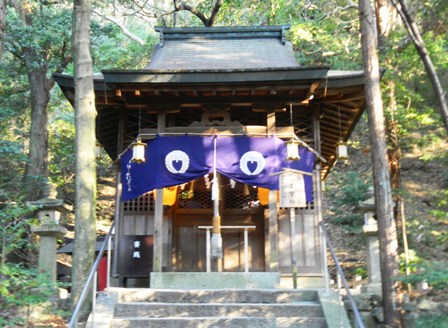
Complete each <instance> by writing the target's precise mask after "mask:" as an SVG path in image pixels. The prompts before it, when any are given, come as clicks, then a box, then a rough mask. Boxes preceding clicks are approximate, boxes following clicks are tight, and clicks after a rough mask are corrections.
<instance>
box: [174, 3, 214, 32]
mask: <svg viewBox="0 0 448 328" xmlns="http://www.w3.org/2000/svg"><path fill="white" fill-rule="evenodd" d="M173 5H174V9H175V11H182V10H186V11H189V12H190V13H192V14H193V15H195V16H196V17H197V18H199V19H200V20H201V22H202V23H203V24H204V26H209V25H207V23H208V19H207V17H205V16H204V14H203V13H202V12H200V11H199V10H197V9H196V8H195V7H192V6H190V5H188V4H186V3H184V2H183V1H181V0H173Z"/></svg>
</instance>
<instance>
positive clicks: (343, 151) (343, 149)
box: [336, 141, 348, 160]
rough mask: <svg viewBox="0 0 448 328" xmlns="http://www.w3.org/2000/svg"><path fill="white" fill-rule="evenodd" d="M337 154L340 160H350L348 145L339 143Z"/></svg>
mask: <svg viewBox="0 0 448 328" xmlns="http://www.w3.org/2000/svg"><path fill="white" fill-rule="evenodd" d="M336 154H337V156H338V159H340V160H346V159H348V152H347V144H346V143H345V142H343V141H339V142H338V143H337V148H336Z"/></svg>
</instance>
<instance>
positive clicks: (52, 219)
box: [27, 184, 71, 286]
mask: <svg viewBox="0 0 448 328" xmlns="http://www.w3.org/2000/svg"><path fill="white" fill-rule="evenodd" d="M44 192H45V195H44V198H42V199H39V200H36V201H33V202H27V205H33V206H37V207H38V208H39V209H38V212H37V216H38V219H39V221H40V224H39V226H37V227H34V228H33V229H32V232H33V233H35V234H36V235H38V236H39V237H40V245H39V264H38V268H39V272H45V273H46V274H47V275H48V276H49V278H50V281H51V282H52V285H53V286H54V285H55V283H56V246H57V240H58V238H61V237H62V236H63V235H64V234H65V232H66V229H65V228H64V227H63V226H61V225H59V220H60V218H61V212H64V211H68V210H71V207H70V206H68V205H66V204H64V201H63V200H61V199H57V198H56V196H57V192H56V186H55V185H53V184H48V185H47V186H46V188H45V190H44Z"/></svg>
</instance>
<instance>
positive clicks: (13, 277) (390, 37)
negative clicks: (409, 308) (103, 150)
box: [0, 0, 448, 323]
mask: <svg viewBox="0 0 448 328" xmlns="http://www.w3.org/2000/svg"><path fill="white" fill-rule="evenodd" d="M218 2H221V3H222V4H221V6H220V8H219V12H217V13H216V15H215V14H214V10H213V9H214V6H215V4H216V3H218ZM2 5H3V3H2V2H1V1H0V7H1V6H2ZM5 5H6V8H7V11H6V16H5V22H6V24H5V25H4V26H3V25H1V24H0V29H1V30H2V31H3V32H4V33H3V34H2V35H3V49H2V52H1V59H0V133H1V135H2V137H1V140H0V155H1V156H0V211H1V212H0V251H1V252H0V255H1V264H0V265H1V266H0V274H1V275H2V278H3V277H8V278H10V279H8V284H6V283H5V281H6V280H5V279H2V284H1V285H0V306H1V308H0V312H1V311H8V308H9V307H10V306H11V305H15V304H17V305H21V303H23V304H26V302H28V303H30V302H38V301H39V300H37V299H34V298H24V297H22V296H21V295H26V293H27V291H28V290H29V288H30V287H33V286H38V285H39V284H42V281H41V278H40V277H39V275H38V274H37V273H36V272H35V271H34V270H33V268H35V267H36V251H35V243H34V242H33V237H32V235H31V234H30V227H31V226H32V225H33V224H36V220H35V218H33V216H31V217H30V215H29V214H30V213H32V212H33V209H32V208H30V207H29V206H27V205H26V201H28V200H35V199H38V198H39V197H41V195H42V187H43V185H44V184H45V182H46V181H50V182H52V183H54V184H56V185H57V187H58V192H59V194H58V198H60V199H64V201H65V202H67V203H71V204H73V205H76V204H74V202H75V125H74V120H75V117H74V110H73V108H72V106H71V105H70V104H69V103H68V102H67V101H66V100H65V98H64V97H63V95H62V93H61V91H60V90H59V88H58V87H55V83H54V80H53V78H52V76H51V74H53V73H56V72H64V73H68V74H70V75H73V71H74V68H73V64H72V61H71V49H70V47H71V43H70V38H71V24H72V11H73V3H72V2H70V1H51V0H50V1H21V0H12V1H8V2H7V3H6V4H5ZM407 5H408V10H409V12H410V15H411V16H412V17H413V19H414V20H415V22H416V24H417V25H418V27H419V29H420V32H421V34H422V36H423V39H424V41H425V43H426V47H427V49H428V52H429V55H430V57H431V58H432V61H433V63H434V66H435V68H436V71H437V74H438V76H439V77H440V80H441V83H442V86H443V89H444V90H447V89H448V87H447V86H448V3H447V2H446V1H444V0H430V1H423V2H422V1H417V0H412V1H408V2H407ZM375 6H376V9H377V11H376V12H377V18H378V22H379V23H381V22H383V23H385V25H386V26H387V28H381V27H380V30H383V31H384V32H385V33H384V35H383V36H380V37H379V41H380V42H379V54H380V65H381V67H383V68H385V74H384V76H383V79H382V91H383V101H384V109H385V112H386V116H387V120H386V121H387V122H386V125H387V131H386V133H387V137H388V153H389V158H390V160H391V168H392V169H393V170H391V173H392V175H391V177H392V183H393V188H394V189H393V190H394V200H395V201H396V209H395V214H396V219H397V221H398V222H399V223H400V222H402V221H403V219H406V227H407V229H408V239H409V243H410V245H409V247H410V249H411V252H410V253H411V263H410V266H409V269H410V270H411V272H412V275H411V276H410V277H408V278H403V280H404V281H405V282H410V283H414V284H416V283H418V282H422V281H425V282H428V283H429V284H430V286H431V288H432V289H433V290H434V291H435V292H436V291H437V290H446V289H447V288H448V270H447V269H446V268H447V263H448V261H447V259H448V229H447V225H448V171H447V167H448V155H447V152H446V149H447V146H448V145H447V138H446V135H447V134H446V130H445V129H444V124H443V120H442V117H441V115H440V111H439V108H438V106H439V105H438V103H437V101H436V99H435V96H434V91H433V89H432V86H431V83H430V80H429V78H428V76H427V72H426V71H425V68H424V66H423V64H422V62H421V60H420V57H419V55H418V53H417V51H416V50H415V47H414V45H413V42H412V40H411V38H410V37H409V35H408V34H407V32H406V29H405V28H404V26H403V24H402V23H401V21H400V19H399V17H398V16H397V14H396V12H395V10H394V9H393V6H392V5H391V4H390V3H389V1H380V0H377V1H375ZM92 7H93V17H92V18H93V19H92V22H91V53H92V58H93V65H94V72H95V73H100V72H101V70H102V69H119V68H126V69H136V68H142V67H144V66H146V64H147V63H148V61H149V58H150V57H151V53H152V49H153V47H154V45H155V44H156V43H157V42H158V37H159V36H158V34H156V33H155V32H154V29H153V28H154V26H169V27H172V26H176V27H184V26H188V27H192V26H204V25H207V24H211V23H213V24H212V25H215V26H220V25H224V26H234V25H249V26H253V25H280V24H290V25H291V29H290V31H289V33H288V39H289V41H290V42H291V43H292V44H293V47H294V50H295V54H296V59H297V62H298V63H299V64H301V65H303V66H306V65H330V67H331V68H332V69H335V70H337V69H344V70H351V69H353V70H359V69H362V58H361V55H362V53H361V49H360V36H359V17H358V9H357V7H358V6H357V4H356V3H355V2H353V1H350V0H349V1H345V0H341V1H333V0H331V1H312V0H307V1H297V0H296V1H292V0H289V1H288V0H269V1H255V0H241V1H238V0H236V1H199V0H198V1H188V2H187V1H186V2H185V3H184V2H182V1H140V0H124V1H94V2H93V3H92ZM195 9H197V11H195ZM199 13H207V14H208V13H210V14H209V16H202V17H201V15H199ZM380 18H381V19H380ZM210 19H213V22H212V21H210ZM0 20H1V21H2V19H1V15H0ZM367 130H368V129H367V117H366V115H365V116H363V118H362V119H361V122H360V123H359V124H358V127H357V128H356V130H355V131H354V134H353V136H352V138H351V141H350V145H349V146H350V151H349V155H350V160H349V162H346V163H338V165H337V166H336V167H335V168H334V170H333V172H332V174H330V176H329V178H328V179H327V181H326V192H327V195H328V196H327V197H326V199H327V200H328V203H327V204H326V213H325V218H326V220H327V221H328V224H331V226H332V231H333V232H334V234H333V238H335V240H339V243H338V247H339V249H340V256H341V258H342V262H343V263H344V264H345V268H346V270H347V273H349V274H361V275H363V276H365V275H366V268H365V264H364V263H363V262H362V261H359V259H362V258H363V255H362V254H359V256H353V250H360V252H361V253H362V251H361V250H362V247H363V245H364V243H363V240H362V236H361V234H360V230H361V225H362V216H361V215H360V214H357V213H355V211H354V209H355V207H356V205H357V204H358V202H359V201H363V200H365V199H366V198H367V197H368V196H367V189H368V186H369V185H372V172H371V171H372V170H371V162H370V161H369V156H368V153H369V142H368V136H367ZM97 171H98V184H99V195H98V203H97V218H98V220H97V222H98V226H97V227H98V231H99V233H101V232H102V230H103V231H104V230H107V225H108V223H109V222H110V221H111V220H112V215H113V208H111V206H113V199H111V198H108V197H109V196H110V187H111V186H113V179H114V178H113V175H114V170H113V168H112V160H111V159H108V158H106V157H105V156H103V157H101V158H100V159H98V161H97ZM329 195H331V197H329ZM401 204H404V211H401ZM62 224H63V225H65V226H67V227H68V228H69V231H70V232H71V234H70V232H69V234H68V235H67V238H72V237H73V224H74V218H73V216H70V215H69V216H67V217H66V218H65V219H64V221H63V222H62ZM348 237H350V238H348ZM400 240H401V238H400ZM65 241H66V240H61V244H62V243H63V242H65ZM349 254H350V255H349ZM402 264H403V265H402V268H403V272H402V273H403V276H404V261H403V263H402ZM440 295H442V294H441V293H438V294H437V297H441V296H440ZM2 317H4V318H7V316H6V317H5V316H2ZM1 320H3V319H0V323H1Z"/></svg>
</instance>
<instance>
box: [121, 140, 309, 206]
mask: <svg viewBox="0 0 448 328" xmlns="http://www.w3.org/2000/svg"><path fill="white" fill-rule="evenodd" d="M214 138H216V170H217V171H218V172H219V173H221V174H222V175H224V176H226V177H228V178H230V179H233V180H236V181H239V182H242V183H247V184H249V185H253V186H257V187H263V188H268V189H273V190H275V189H278V188H279V186H278V176H277V175H273V174H275V173H278V172H281V171H282V170H283V168H292V169H296V170H301V171H306V172H312V171H313V167H314V155H313V154H312V153H311V152H310V151H308V150H307V149H305V148H302V147H300V148H299V152H300V156H301V159H300V161H294V162H290V161H288V160H286V145H285V142H284V141H283V140H281V139H278V138H275V137H247V136H241V137H227V136H217V137H214V136H207V137H202V136H179V137H162V136H158V137H156V138H155V139H153V140H151V141H149V142H148V143H147V144H148V146H147V147H146V153H145V158H146V163H142V164H137V163H132V162H131V158H132V150H131V149H129V150H128V151H126V152H125V153H124V154H123V156H122V157H121V174H122V186H123V191H122V200H123V201H126V200H130V199H133V198H136V197H138V196H140V195H143V194H145V193H147V192H148V191H151V190H154V189H158V188H164V187H169V186H174V185H178V184H183V183H186V182H189V181H191V180H194V179H197V178H200V177H203V176H204V175H205V174H207V173H210V172H213V162H214V154H215V146H214ZM305 189H306V198H307V201H312V178H311V177H310V176H305Z"/></svg>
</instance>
